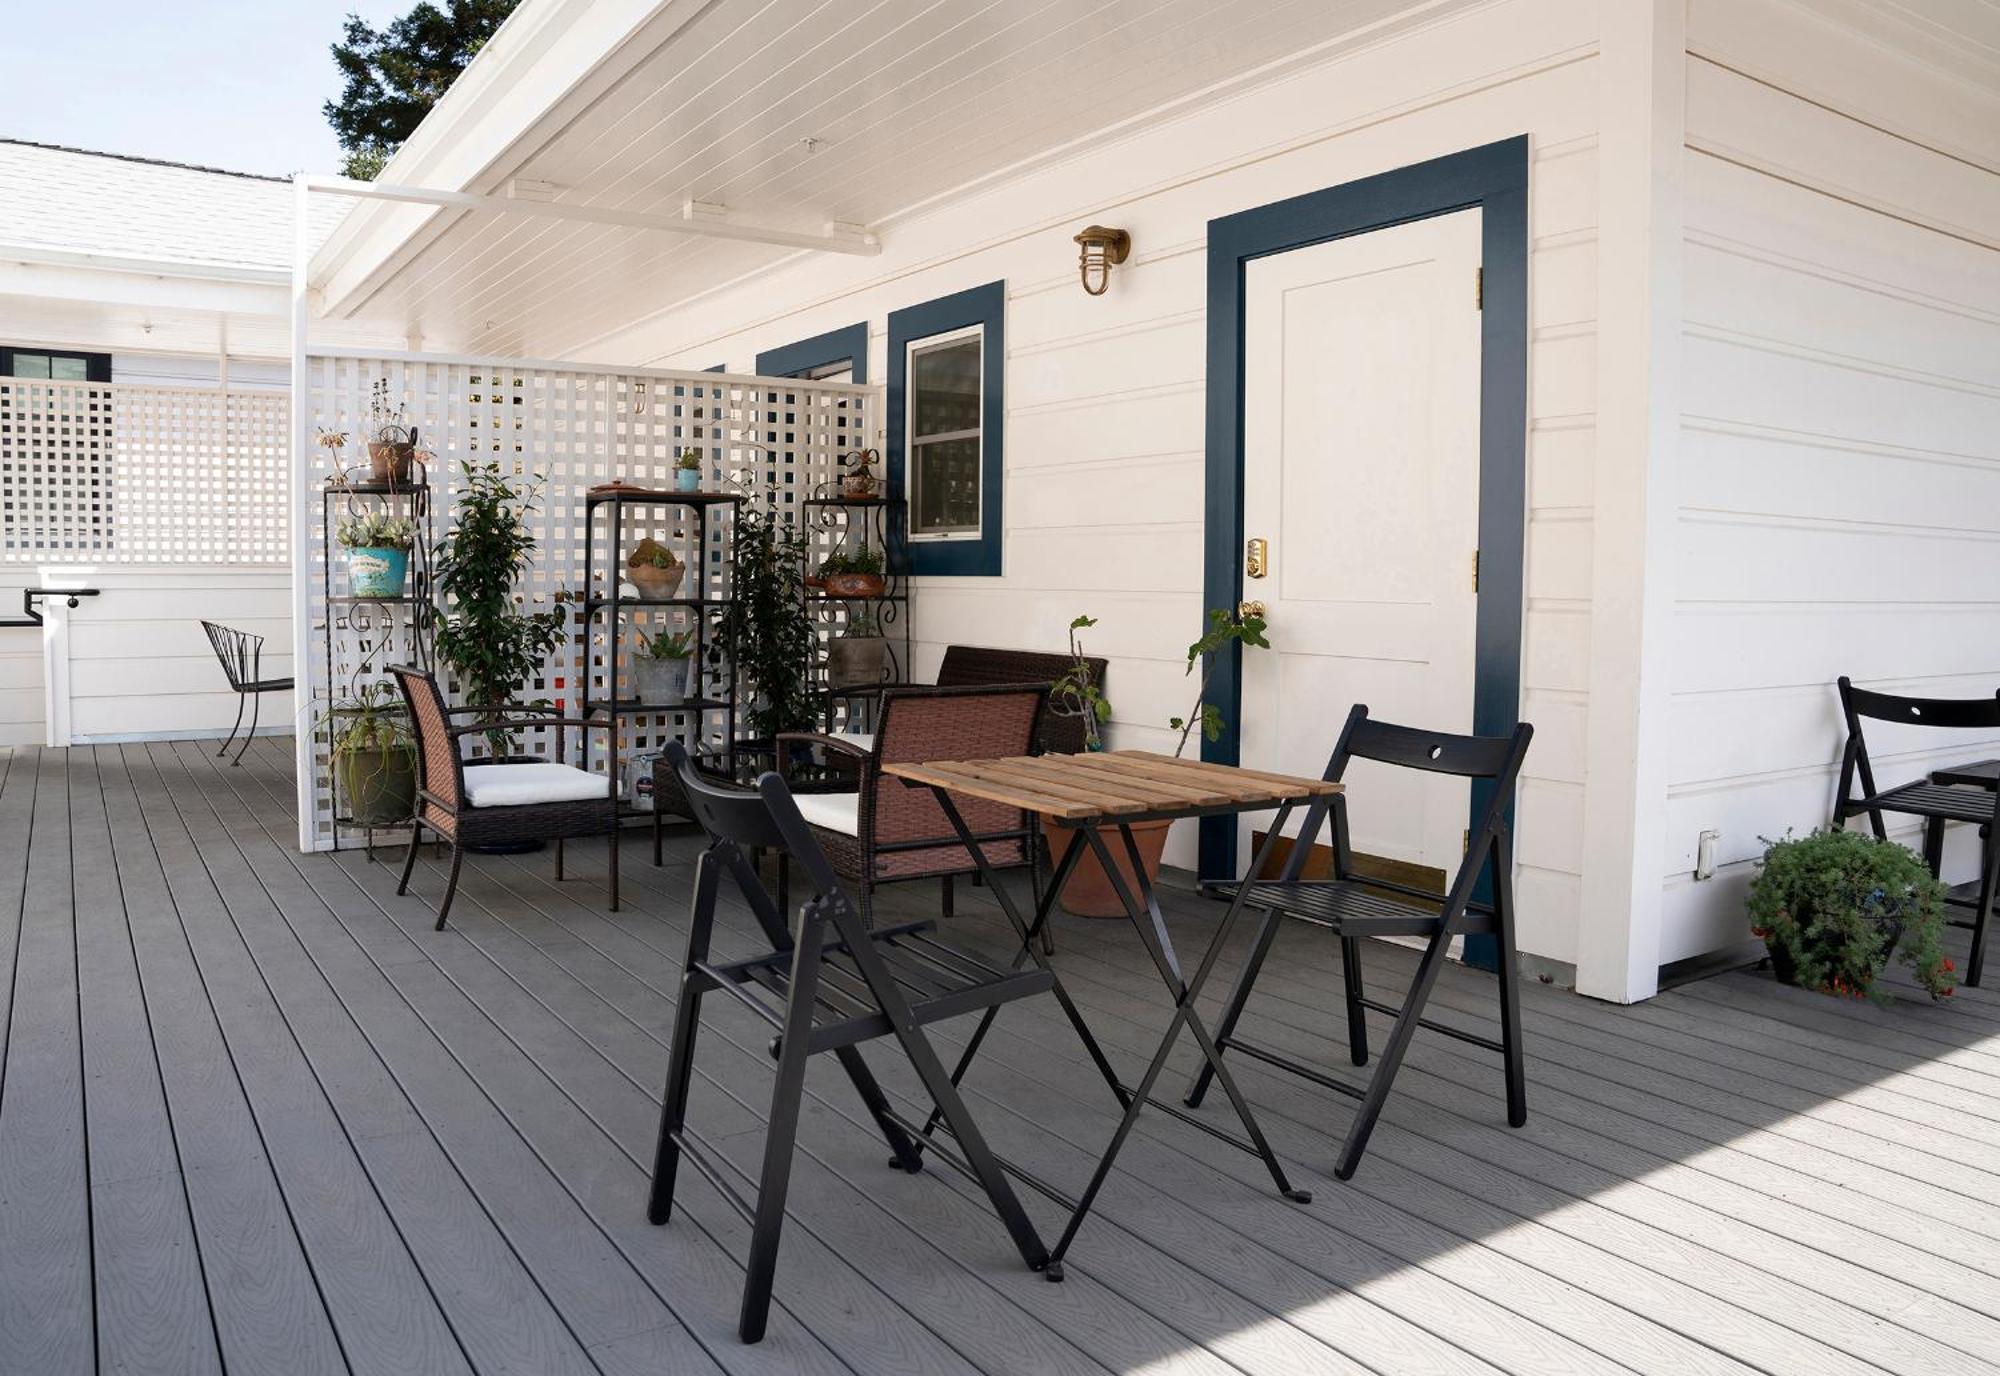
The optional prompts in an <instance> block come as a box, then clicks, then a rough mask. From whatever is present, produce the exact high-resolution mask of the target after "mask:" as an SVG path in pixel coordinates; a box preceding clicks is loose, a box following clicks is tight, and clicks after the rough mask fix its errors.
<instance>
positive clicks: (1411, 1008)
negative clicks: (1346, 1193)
mask: <svg viewBox="0 0 2000 1376" xmlns="http://www.w3.org/2000/svg"><path fill="white" fill-rule="evenodd" d="M1450 949H1451V934H1450V933H1449V932H1443V931H1441V932H1439V933H1438V934H1437V935H1436V936H1434V937H1432V938H1431V940H1430V944H1429V945H1428V946H1426V947H1424V958H1423V962H1422V963H1421V964H1419V965H1418V966H1417V974H1416V978H1414V979H1412V980H1411V981H1410V992H1409V995H1408V997H1407V998H1406V999H1405V1000H1404V1001H1403V1011H1402V1012H1401V1013H1398V1014H1397V1015H1396V1026H1395V1027H1394V1029H1393V1030H1391V1031H1390V1033H1389V1044H1388V1045H1387V1046H1385V1047H1383V1048H1382V1063H1381V1064H1380V1065H1378V1066H1376V1067H1375V1073H1374V1075H1372V1076H1370V1077H1369V1080H1368V1092H1367V1093H1366V1094H1365V1095H1363V1096H1362V1099H1361V1111H1360V1112H1359V1113H1357V1114H1356V1115H1355V1117H1354V1122H1353V1124H1352V1125H1351V1126H1349V1128H1348V1129H1347V1140H1346V1141H1345V1142H1344V1143H1342V1144H1341V1148H1340V1160H1339V1161H1338V1162H1337V1163H1336V1164H1335V1165H1334V1168H1333V1173H1334V1174H1335V1175H1337V1176H1339V1177H1340V1178H1341V1179H1342V1180H1350V1179H1352V1178H1353V1176H1354V1168H1355V1167H1356V1166H1359V1165H1360V1164H1361V1155H1362V1153H1363V1152H1365V1151H1367V1150H1368V1137H1369V1134H1370V1133H1372V1132H1374V1131H1375V1120H1376V1119H1377V1118H1379V1117H1380V1116H1381V1114H1382V1105H1383V1104H1384V1103H1385V1102H1386V1101H1387V1100H1388V1098H1389V1087H1390V1086H1391V1085H1393V1084H1394V1083H1395V1082H1396V1072H1397V1071H1398V1070H1400V1069H1402V1066H1403V1053H1404V1052H1405V1051H1408V1050H1409V1049H1410V1038H1411V1037H1412V1036H1414V1035H1415V1034H1416V1030H1417V1023H1418V1021H1419V1020H1420V1019H1421V1018H1422V1017H1423V1013H1424V1005H1425V1004H1426V1003H1427V1002H1429V1000H1430V996H1431V989H1432V988H1433V987H1434V986H1435V985H1436V984H1437V979H1438V973H1439V971H1441V970H1443V969H1444V962H1445V953H1446V952H1447V951H1448V950H1450Z"/></svg>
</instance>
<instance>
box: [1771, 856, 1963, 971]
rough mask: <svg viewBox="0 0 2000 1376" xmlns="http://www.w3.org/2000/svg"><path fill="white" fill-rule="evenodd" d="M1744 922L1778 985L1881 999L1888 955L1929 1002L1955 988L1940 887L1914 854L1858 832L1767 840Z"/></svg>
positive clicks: (1942, 890) (1941, 887)
mask: <svg viewBox="0 0 2000 1376" xmlns="http://www.w3.org/2000/svg"><path fill="white" fill-rule="evenodd" d="M1750 924H1751V927H1750V929H1751V931H1752V932H1753V933H1754V934H1755V935H1756V936H1758V937H1760V938H1762V939H1763V942H1764V948H1765V949H1766V950H1767V951H1769V952H1770V954H1771V968H1772V970H1773V971H1775V972H1776V974H1777V976H1778V978H1779V979H1780V980H1781V981H1783V982H1784V983H1786V984H1796V985H1798V986H1800V987H1801V988H1805V989H1813V990H1817V991H1819V992H1820V993H1823V994H1836V995H1839V996H1841V997H1843V998H1854V999H1873V1000H1875V1001H1877V1002H1882V1001H1886V999H1887V997H1888V996H1887V995H1886V994H1883V993H1882V992H1880V991H1879V990H1878V989H1877V988H1876V987H1875V982H1876V980H1877V979H1878V978H1879V977H1880V975H1881V973H1882V969H1883V967H1884V966H1886V965H1887V964H1888V963H1889V957H1890V955H1891V953H1894V954H1896V955H1898V956H1899V957H1900V958H1901V960H1902V962H1903V963H1904V964H1905V965H1908V966H1909V967H1910V969H1911V971H1912V973H1913V974H1914V975H1915V977H1916V980H1917V983H1918V984H1920V985H1922V986H1923V987H1924V988H1925V989H1926V990H1928V991H1929V993H1930V996H1931V997H1932V998H1934V999H1939V998H1948V997H1950V996H1951V994H1952V992H1953V990H1954V989H1955V988H1956V987H1957V984H1958V977H1957V974H1956V966H1955V965H1954V963H1953V961H1952V960H1951V958H1950V957H1949V956H1947V955H1945V953H1944V928H1945V920H1944V886H1943V885H1942V884H1940V883H1939V882H1938V881H1937V880H1936V879H1935V878H1934V877H1933V876H1932V875H1931V872H1930V870H1929V868H1928V867H1926V866H1925V864H1924V862H1923V861H1922V859H1920V858H1919V857H1918V856H1917V854H1916V853H1915V852H1914V851H1912V850H1910V849H1909V848H1908V847H1906V846H1900V845H1897V844H1896V843H1895V842H1894V841H1884V840H1879V839H1877V838H1876V837H1874V836H1871V835H1869V834H1868V833H1866V832H1861V831H1845V830H1843V831H1815V832H1813V833H1812V834H1811V835H1810V836H1804V837H1796V838H1795V837H1791V836H1787V837H1786V838H1785V839H1784V840H1782V841H1776V842H1771V843H1769V844H1768V845H1767V848H1766V849H1765V851H1764V859H1763V863H1762V864H1761V865H1760V866H1759V867H1758V870H1757V876H1756V878H1754V879H1752V880H1751V881H1750Z"/></svg>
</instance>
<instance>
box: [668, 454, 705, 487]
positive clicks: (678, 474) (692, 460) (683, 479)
mask: <svg viewBox="0 0 2000 1376" xmlns="http://www.w3.org/2000/svg"><path fill="white" fill-rule="evenodd" d="M700 490H701V451H700V450H699V449H683V450H681V456H680V457H679V458H678V459H675V460H674V491H676V492H699V491H700Z"/></svg>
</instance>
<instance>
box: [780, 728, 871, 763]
mask: <svg viewBox="0 0 2000 1376" xmlns="http://www.w3.org/2000/svg"><path fill="white" fill-rule="evenodd" d="M773 739H774V740H775V741H776V742H777V744H778V746H779V748H780V750H781V751H782V749H783V747H785V746H787V745H823V746H826V747H827V748H828V749H830V750H838V751H840V752H841V753H842V754H843V755H852V756H853V757H854V758H855V759H857V760H865V759H867V758H868V756H869V754H870V752H869V751H868V750H866V749H864V748H863V747H861V746H858V745H856V744H855V743H854V742H853V741H851V740H849V739H848V738H847V737H845V736H834V735H829V734H828V733H826V732H824V731H780V732H779V733H778V734H777V736H776V737H774V738H773Z"/></svg>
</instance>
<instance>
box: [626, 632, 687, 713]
mask: <svg viewBox="0 0 2000 1376" xmlns="http://www.w3.org/2000/svg"><path fill="white" fill-rule="evenodd" d="M693 658H694V632H693V631H692V630H681V631H660V632H659V633H657V634H655V635H650V636H642V637H640V639H639V644H638V647H637V649H635V650H634V651H633V654H632V683H633V688H634V691H636V692H637V693H638V695H639V701H640V702H641V703H643V704H645V705H646V706H648V707H677V706H679V705H680V704H681V703H682V702H684V701H686V700H687V696H688V666H689V664H690V663H691V662H692V661H693Z"/></svg>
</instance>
